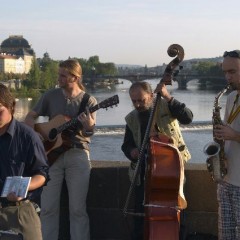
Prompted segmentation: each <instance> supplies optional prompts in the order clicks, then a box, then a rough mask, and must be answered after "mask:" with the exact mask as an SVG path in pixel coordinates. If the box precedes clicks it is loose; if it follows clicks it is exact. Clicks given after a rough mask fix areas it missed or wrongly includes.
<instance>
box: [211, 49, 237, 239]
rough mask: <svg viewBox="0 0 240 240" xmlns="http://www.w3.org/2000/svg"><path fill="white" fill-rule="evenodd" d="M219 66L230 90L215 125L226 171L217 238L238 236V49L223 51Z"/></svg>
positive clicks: (220, 194) (221, 185) (220, 189)
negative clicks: (224, 107)
mask: <svg viewBox="0 0 240 240" xmlns="http://www.w3.org/2000/svg"><path fill="white" fill-rule="evenodd" d="M222 70H223V72H224V74H225V78H226V80H227V82H228V84H230V86H231V89H232V90H233V91H232V92H231V93H230V94H229V95H228V97H227V103H226V109H225V115H224V121H223V122H224V124H222V125H221V124H219V125H216V126H215V127H214V136H215V137H216V139H219V140H224V143H225V144H224V152H225V156H226V165H227V174H226V175H225V177H224V179H223V181H222V182H220V183H218V189H217V198H218V203H219V210H218V213H219V216H218V239H219V240H237V239H240V114H239V112H240V99H239V94H240V50H234V51H230V52H225V53H224V55H223V63H222Z"/></svg>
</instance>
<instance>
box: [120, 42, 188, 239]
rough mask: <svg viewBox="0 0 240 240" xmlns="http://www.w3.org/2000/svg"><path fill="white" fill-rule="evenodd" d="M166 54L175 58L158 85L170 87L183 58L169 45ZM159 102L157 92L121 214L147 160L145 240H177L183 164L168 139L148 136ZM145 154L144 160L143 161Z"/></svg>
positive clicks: (179, 49)
mask: <svg viewBox="0 0 240 240" xmlns="http://www.w3.org/2000/svg"><path fill="white" fill-rule="evenodd" d="M167 52H168V55H169V56H170V57H175V58H174V59H173V60H172V61H171V62H170V63H169V64H168V65H167V67H166V69H165V71H164V74H163V78H162V79H161V83H164V84H165V85H171V84H172V77H173V74H174V70H175V68H176V67H177V66H178V65H179V63H180V62H181V61H182V60H183V58H184V50H183V48H182V47H181V46H180V45H178V44H172V45H171V46H170V47H169V48H168V51H167ZM160 102H161V95H160V93H157V95H156V97H155V99H154V102H153V106H152V110H151V113H150V117H149V121H148V125H147V129H146V132H145V136H144V139H143V143H142V146H141V149H140V153H139V157H138V161H137V166H136V168H135V172H134V175H133V181H132V183H131V186H130V189H129V193H128V196H127V200H126V204H125V207H124V213H125V214H127V206H128V203H129V199H130V195H131V194H132V190H133V188H134V186H135V184H136V180H137V178H138V175H139V173H140V166H141V165H142V163H143V161H146V172H145V190H144V215H143V216H144V240H160V239H163V240H178V239H179V229H180V210H181V209H183V208H185V207H186V201H185V199H184V197H183V193H182V189H181V184H182V182H183V162H182V158H181V156H180V153H179V150H178V149H177V148H176V147H175V146H174V145H173V143H172V139H171V138H170V137H168V136H167V135H163V134H159V135H157V136H151V133H152V131H154V128H155V118H156V109H159V106H160ZM160 111H161V109H160ZM146 151H147V159H145V158H146Z"/></svg>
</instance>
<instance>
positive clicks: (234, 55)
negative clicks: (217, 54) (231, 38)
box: [223, 50, 240, 58]
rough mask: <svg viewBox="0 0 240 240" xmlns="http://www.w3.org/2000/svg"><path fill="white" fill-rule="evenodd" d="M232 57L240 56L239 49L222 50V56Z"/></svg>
mask: <svg viewBox="0 0 240 240" xmlns="http://www.w3.org/2000/svg"><path fill="white" fill-rule="evenodd" d="M227 56H229V57H233V58H240V51H239V50H234V51H230V52H227V51H226V52H224V54H223V57H227Z"/></svg>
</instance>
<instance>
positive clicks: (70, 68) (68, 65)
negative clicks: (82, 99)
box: [59, 59, 85, 91]
mask: <svg viewBox="0 0 240 240" xmlns="http://www.w3.org/2000/svg"><path fill="white" fill-rule="evenodd" d="M59 67H60V68H64V69H65V70H66V71H67V72H69V73H70V74H72V75H73V76H76V77H79V81H78V85H79V87H80V89H82V90H83V91H85V87H84V86H83V84H82V67H81V65H80V63H79V62H78V61H77V60H76V59H68V60H65V61H63V62H60V63H59Z"/></svg>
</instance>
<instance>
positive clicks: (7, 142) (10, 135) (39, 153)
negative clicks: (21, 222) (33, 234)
mask: <svg viewBox="0 0 240 240" xmlns="http://www.w3.org/2000/svg"><path fill="white" fill-rule="evenodd" d="M22 167H23V169H22V171H21V168H22ZM34 175H43V176H44V177H45V178H46V180H47V179H48V164H47V156H46V153H45V150H44V146H43V143H42V141H41V140H40V138H39V136H38V135H37V133H36V132H35V131H34V130H33V129H32V128H30V127H29V126H27V125H25V124H24V123H20V122H18V121H17V120H16V119H14V118H13V119H12V121H11V123H10V125H9V128H8V130H7V131H6V132H5V133H4V134H3V135H2V136H0V193H1V191H2V188H3V183H4V181H5V179H6V177H7V176H34ZM40 192H41V188H40V189H36V190H34V191H32V192H29V194H28V198H29V199H31V200H34V198H35V197H38V195H39V193H40Z"/></svg>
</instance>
